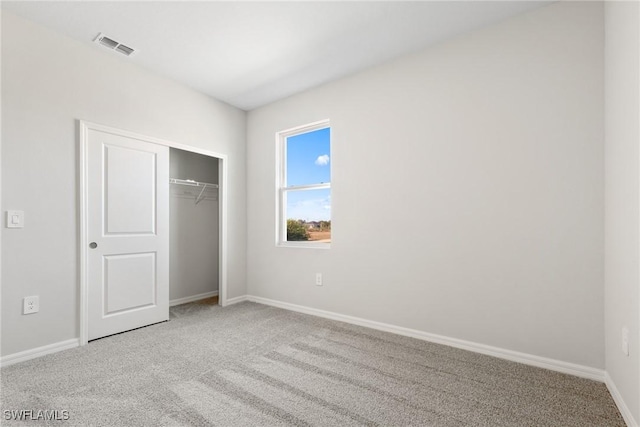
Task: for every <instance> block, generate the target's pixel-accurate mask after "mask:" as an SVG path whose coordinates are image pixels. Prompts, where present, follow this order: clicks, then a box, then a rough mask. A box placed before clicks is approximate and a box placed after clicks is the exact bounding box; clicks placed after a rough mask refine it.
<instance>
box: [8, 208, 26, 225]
mask: <svg viewBox="0 0 640 427" xmlns="http://www.w3.org/2000/svg"><path fill="white" fill-rule="evenodd" d="M23 227H24V211H7V228H23Z"/></svg>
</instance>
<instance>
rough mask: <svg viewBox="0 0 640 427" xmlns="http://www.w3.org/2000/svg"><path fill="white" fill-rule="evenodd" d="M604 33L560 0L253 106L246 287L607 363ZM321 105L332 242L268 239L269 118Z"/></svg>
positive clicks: (586, 6)
mask: <svg viewBox="0 0 640 427" xmlns="http://www.w3.org/2000/svg"><path fill="white" fill-rule="evenodd" d="M603 49H604V47H603V6H602V4H601V3H574V2H566V3H564V2H563V3H557V4H553V5H551V6H548V7H545V8H542V9H539V10H536V11H534V12H531V13H528V14H526V15H521V16H518V17H515V18H512V19H510V20H508V21H505V22H503V23H500V24H498V25H495V26H491V27H488V28H486V29H483V30H480V31H476V32H473V33H469V34H467V35H465V36H462V37H459V38H457V39H454V40H452V41H449V42H446V43H443V44H440V45H437V46H434V47H432V48H430V49H427V50H425V51H423V52H421V53H419V54H416V55H413V56H409V57H404V58H401V59H398V60H396V61H393V62H390V63H388V64H385V65H383V66H380V67H377V68H374V69H371V70H369V71H366V72H363V73H360V74H357V75H354V76H352V77H350V78H345V79H342V80H340V81H337V82H334V83H331V84H328V85H325V86H322V87H319V88H317V89H315V90H311V91H308V92H306V93H302V94H299V95H296V96H293V97H291V98H288V99H286V100H283V101H280V102H277V103H275V104H272V105H269V106H266V107H263V108H259V109H257V110H254V111H251V112H250V113H249V114H248V122H247V123H248V124H247V141H248V142H247V143H248V146H247V147H248V148H247V150H248V151H247V162H248V163H247V164H248V171H247V172H248V181H247V185H248V196H247V203H248V222H247V224H248V236H249V239H248V243H247V244H248V256H247V287H248V293H249V294H250V295H255V296H258V297H263V298H269V299H273V300H278V301H282V302H287V303H293V304H299V305H303V306H307V307H312V308H317V309H322V310H328V311H332V312H337V313H341V314H346V315H351V316H356V317H360V318H365V319H370V320H375V321H379V322H384V323H389V324H393V325H397V326H403V327H408V328H413V329H417V330H421V331H426V332H430V333H435V334H441V335H445V336H449V337H454V338H458V339H463V340H468V341H472V342H477V343H483V344H487V345H491V346H496V347H500V348H504V349H510V350H515V351H520V352H524V353H529V354H533V355H538V356H544V357H549V358H553V359H558V360H562V361H566V362H572V363H576V364H580V365H586V366H589V367H594V368H604V348H603V343H604V321H603V318H604V313H603V304H602V301H603V280H604V277H603V276H604V272H603V269H604V267H603V257H604V255H603V247H604V242H603V240H604V237H603V233H604V232H603V223H604V218H603V213H604V212H603V194H604V184H603V162H602V155H603V132H604V130H603V91H604V88H603ZM325 118H329V119H331V124H332V138H333V146H332V154H333V158H332V161H333V163H332V165H333V166H332V172H333V176H332V191H333V192H332V201H333V210H332V212H333V217H332V231H333V235H332V244H331V249H330V250H311V249H292V248H279V247H275V245H274V241H275V234H274V233H275V231H274V224H275V222H276V221H275V211H276V209H275V200H276V199H275V167H274V159H275V146H276V145H275V141H274V135H275V133H276V132H277V131H279V130H283V129H287V128H291V127H294V126H297V125H302V124H305V123H310V122H313V121H317V120H321V119H325ZM315 272H322V273H323V274H324V286H323V287H317V286H314V275H315Z"/></svg>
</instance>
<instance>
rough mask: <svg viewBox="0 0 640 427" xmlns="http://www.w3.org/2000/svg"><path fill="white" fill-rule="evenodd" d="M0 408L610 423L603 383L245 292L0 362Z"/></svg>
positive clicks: (195, 417)
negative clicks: (280, 305) (245, 297)
mask: <svg viewBox="0 0 640 427" xmlns="http://www.w3.org/2000/svg"><path fill="white" fill-rule="evenodd" d="M1 407H2V410H3V411H4V410H19V409H32V410H34V411H37V410H67V411H69V412H68V414H69V420H67V421H49V422H45V421H37V422H31V423H29V422H12V421H6V420H4V418H5V417H4V412H3V416H2V419H3V421H2V425H58V426H60V425H64V426H71V425H73V426H76V425H82V426H85V425H95V426H210V425H211V426H212V425H220V426H288V425H296V426H312V425H313V426H351V425H353V426H356V425H367V426H377V425H380V426H554V427H556V426H579V427H585V426H624V421H623V420H622V418H621V416H620V414H619V412H618V411H617V409H616V407H615V405H614V403H613V400H612V399H611V396H610V395H609V393H608V392H607V390H606V387H605V386H604V385H603V384H600V383H597V382H594V381H590V380H585V379H580V378H576V377H572V376H569V375H564V374H559V373H556V372H551V371H547V370H544V369H539V368H534V367H530V366H526V365H521V364H518V363H512V362H508V361H504V360H500V359H496V358H492V357H489V356H483V355H479V354H475V353H471V352H467V351H463V350H458V349H454V348H450V347H446V346H442V345H437V344H431V343H428V342H424V341H419V340H415V339H412V338H406V337H401V336H397V335H393V334H389V333H384V332H379V331H374V330H370V329H366V328H362V327H357V326H352V325H348V324H344V323H340V322H334V321H330V320H325V319H320V318H316V317H312V316H307V315H303V314H298V313H292V312H288V311H285V310H280V309H277V308H272V307H267V306H264V305H260V304H254V303H248V302H246V303H242V304H237V305H234V306H231V307H227V308H221V307H218V306H212V305H204V304H185V305H183V306H178V307H174V308H173V309H172V313H171V321H169V322H166V323H163V324H158V325H153V326H150V327H146V328H142V329H138V330H135V331H131V332H128V333H124V334H120V335H115V336H112V337H109V338H105V339H102V340H98V341H94V342H92V343H90V344H89V345H87V346H85V347H81V348H77V349H73V350H68V351H64V352H60V353H56V354H53V355H49V356H45V357H42V358H39V359H35V360H31V361H28V362H24V363H20V364H17V365H13V366H9V367H7V368H4V369H2V401H1Z"/></svg>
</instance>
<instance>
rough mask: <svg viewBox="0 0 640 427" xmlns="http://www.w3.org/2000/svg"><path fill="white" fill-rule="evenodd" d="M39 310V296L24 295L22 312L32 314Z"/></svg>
mask: <svg viewBox="0 0 640 427" xmlns="http://www.w3.org/2000/svg"><path fill="white" fill-rule="evenodd" d="M38 310H40V298H39V297H38V296H34V297H25V299H24V306H23V307H22V314H33V313H37V312H38Z"/></svg>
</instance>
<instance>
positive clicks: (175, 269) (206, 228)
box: [169, 148, 220, 306]
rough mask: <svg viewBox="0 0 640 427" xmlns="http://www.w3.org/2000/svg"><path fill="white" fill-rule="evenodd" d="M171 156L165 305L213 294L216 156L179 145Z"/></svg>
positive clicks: (216, 257)
mask: <svg viewBox="0 0 640 427" xmlns="http://www.w3.org/2000/svg"><path fill="white" fill-rule="evenodd" d="M169 158H170V168H169V174H170V177H171V178H170V180H169V183H170V192H169V229H170V233H169V234H170V236H169V247H170V255H169V259H170V263H169V271H170V274H169V305H170V306H174V305H178V304H185V303H188V302H192V301H200V300H205V299H212V298H214V300H217V299H218V298H217V297H218V294H219V286H220V280H219V279H220V274H219V272H220V266H219V258H220V253H219V244H218V242H219V228H220V226H219V223H220V215H219V212H220V209H219V202H220V200H219V197H218V193H219V180H218V175H219V174H218V159H217V158H215V157H210V156H205V155H203V154H198V153H193V152H189V151H185V150H180V149H177V148H171V149H170V150H169ZM216 303H217V301H216Z"/></svg>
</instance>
